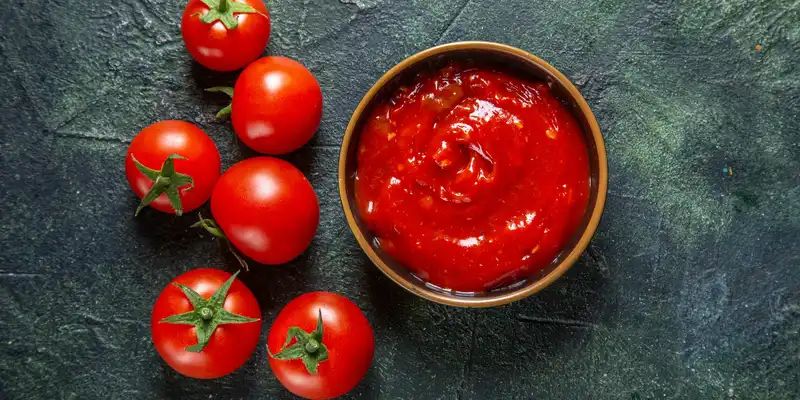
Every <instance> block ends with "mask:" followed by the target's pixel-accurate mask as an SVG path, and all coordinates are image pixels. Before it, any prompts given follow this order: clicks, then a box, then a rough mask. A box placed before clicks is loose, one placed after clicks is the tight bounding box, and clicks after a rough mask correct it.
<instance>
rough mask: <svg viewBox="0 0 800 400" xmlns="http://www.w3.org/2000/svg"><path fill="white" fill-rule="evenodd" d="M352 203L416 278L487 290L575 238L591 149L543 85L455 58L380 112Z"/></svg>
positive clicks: (366, 136)
mask: <svg viewBox="0 0 800 400" xmlns="http://www.w3.org/2000/svg"><path fill="white" fill-rule="evenodd" d="M355 198H356V203H357V205H358V208H359V210H360V212H361V217H362V219H364V221H365V222H366V223H367V225H368V227H369V229H370V230H371V231H372V232H373V233H374V234H375V236H376V238H377V241H378V243H379V245H380V247H381V248H383V249H384V250H385V251H386V252H387V253H388V254H389V255H390V256H392V257H393V258H395V259H396V260H397V261H399V262H400V263H402V264H403V265H404V266H405V267H406V268H408V269H410V270H411V271H412V272H413V273H414V274H415V275H417V276H418V277H420V278H421V279H422V280H424V281H426V282H429V283H432V284H434V285H436V286H439V287H441V288H445V289H452V290H456V291H463V292H480V291H485V290H489V289H492V288H496V287H499V286H504V285H508V284H511V283H514V282H516V281H518V280H520V279H523V278H525V277H526V276H527V275H529V274H531V273H533V272H535V271H537V270H540V269H542V268H544V267H545V266H547V265H549V264H550V263H551V262H552V261H553V259H554V258H555V257H556V256H557V255H558V253H559V252H560V251H561V250H562V248H563V246H564V245H565V244H566V242H567V241H569V239H570V238H571V237H572V235H573V234H574V233H575V231H576V229H577V228H578V225H579V224H580V222H581V220H582V218H583V216H584V213H585V211H586V207H587V203H588V198H589V161H588V152H587V147H586V143H585V142H584V138H583V135H582V133H581V129H580V126H579V125H578V122H577V121H576V120H575V119H574V118H573V117H572V115H571V114H570V113H569V111H568V110H567V109H566V107H565V106H564V105H562V104H561V102H560V101H559V100H558V99H556V98H555V97H554V96H553V95H552V94H551V93H550V89H549V88H548V86H547V84H545V83H540V82H528V81H525V80H521V79H518V78H516V77H514V76H511V75H508V74H505V73H502V72H498V71H495V70H492V69H486V68H475V67H471V66H466V65H461V66H459V65H451V66H447V67H445V68H443V69H440V70H438V71H435V72H431V73H427V74H421V75H420V76H418V77H417V79H416V81H415V82H414V83H413V84H410V85H408V86H403V87H401V88H399V89H398V90H397V91H396V92H395V93H394V94H393V95H392V96H391V97H390V98H389V99H387V100H386V101H385V102H383V103H382V104H380V105H379V106H378V107H377V108H376V109H375V110H374V112H373V113H372V115H371V116H370V118H369V120H368V122H367V123H366V125H365V126H364V130H363V132H362V134H361V141H360V143H359V149H358V167H357V173H356V182H355Z"/></svg>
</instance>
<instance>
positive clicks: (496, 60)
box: [339, 42, 608, 307]
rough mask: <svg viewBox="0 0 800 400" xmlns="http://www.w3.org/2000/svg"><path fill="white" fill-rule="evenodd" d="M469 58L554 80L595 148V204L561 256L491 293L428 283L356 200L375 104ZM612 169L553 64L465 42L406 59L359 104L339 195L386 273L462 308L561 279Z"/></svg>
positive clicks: (590, 226) (591, 121)
mask: <svg viewBox="0 0 800 400" xmlns="http://www.w3.org/2000/svg"><path fill="white" fill-rule="evenodd" d="M459 59H462V60H463V59H468V60H472V61H473V62H476V63H477V64H480V65H489V66H494V67H497V68H500V69H502V70H505V71H507V72H509V73H512V74H514V75H517V76H522V77H527V78H529V79H531V80H537V81H545V82H548V83H549V84H550V86H551V88H552V90H553V94H554V95H555V96H556V97H558V98H559V99H560V100H561V101H562V102H563V103H564V104H565V105H566V107H567V108H568V109H569V110H570V112H572V115H573V116H574V117H575V119H576V120H577V121H578V122H579V124H580V125H581V127H582V129H583V133H584V135H585V138H586V143H587V145H588V148H589V163H590V173H591V189H590V197H589V205H588V207H587V209H586V214H585V216H584V219H583V221H582V222H581V225H580V227H579V228H578V230H577V231H576V232H575V235H574V236H573V238H572V240H571V241H570V242H569V243H567V245H566V246H565V247H564V249H563V250H562V252H561V254H560V255H559V256H558V257H556V259H555V260H554V261H553V262H552V263H551V264H550V265H549V266H548V267H546V268H544V269H543V270H542V271H540V272H539V273H537V274H536V275H533V276H529V277H528V278H526V279H524V280H523V281H521V282H517V283H515V284H513V285H510V286H507V287H503V288H499V289H494V290H491V291H488V292H482V293H471V294H461V293H456V292H451V291H446V290H442V289H440V288H437V287H435V286H433V285H430V284H426V283H425V282H423V281H422V280H420V279H419V278H417V277H416V276H415V275H413V274H412V273H411V272H409V271H408V270H406V269H405V268H404V267H403V266H402V265H400V264H399V263H398V262H396V261H395V260H393V259H392V258H391V257H389V256H388V255H387V254H386V253H385V252H384V251H383V250H381V248H380V247H378V246H376V245H375V240H374V239H375V238H374V236H373V235H372V233H371V232H370V231H369V230H368V229H367V227H366V224H365V223H364V222H363V221H362V220H361V218H360V216H359V215H360V214H359V210H358V209H357V206H356V204H355V200H354V177H355V173H356V154H357V149H358V144H359V137H360V135H361V131H362V129H363V126H364V123H365V122H366V120H367V119H368V118H369V116H370V113H371V111H372V109H373V106H374V105H376V104H378V103H379V102H380V101H381V100H383V99H385V98H387V97H388V96H390V95H391V94H392V93H393V92H394V90H395V89H396V88H397V87H398V86H400V85H401V84H403V83H407V82H409V81H411V80H413V79H414V77H415V76H416V73H417V72H419V71H421V70H425V69H429V68H436V67H437V66H440V65H442V64H444V63H447V62H448V61H452V60H459ZM607 184H608V167H607V165H606V150H605V146H604V144H603V136H602V134H601V133H600V127H599V126H598V125H597V120H595V118H594V115H593V114H592V111H591V110H590V109H589V105H587V104H586V100H584V99H583V97H582V96H581V94H580V93H579V92H578V89H576V88H575V86H574V85H573V84H572V83H570V81H569V80H568V79H567V78H566V77H564V75H563V74H561V72H558V70H556V69H555V68H553V67H552V66H551V65H550V64H548V63H546V62H545V61H543V60H541V59H539V58H538V57H536V56H534V55H532V54H530V53H527V52H525V51H522V50H520V49H517V48H514V47H511V46H506V45H502V44H497V43H488V42H459V43H450V44H445V45H441V46H437V47H433V48H430V49H427V50H425V51H422V52H419V53H417V54H414V55H413V56H411V57H409V58H406V59H405V60H403V61H402V62H400V64H397V65H396V66H395V67H394V68H392V69H390V70H389V72H387V73H385V74H384V75H383V76H382V77H381V78H380V79H378V82H376V83H375V85H373V86H372V88H371V89H370V90H369V91H368V92H367V94H366V95H365V96H364V98H363V99H362V100H361V103H359V105H358V107H357V108H356V110H355V112H354V113H353V117H352V118H351V119H350V124H349V125H348V126H347V131H346V132H345V135H344V141H343V143H342V149H341V154H340V156H339V194H340V196H341V198H342V205H343V206H344V214H345V217H346V218H347V223H348V224H349V225H350V229H351V230H352V231H353V234H354V235H355V237H356V239H357V240H358V244H359V245H361V248H362V249H364V251H365V252H366V253H367V256H369V258H370V259H371V260H372V262H373V263H375V265H377V266H378V268H380V270H381V271H383V273H384V274H386V276H388V277H389V278H391V279H392V280H393V281H395V282H396V283H397V284H399V285H400V286H402V287H403V288H405V289H407V290H408V291H410V292H412V293H414V294H416V295H417V296H420V297H423V298H426V299H428V300H431V301H435V302H437V303H443V304H448V305H452V306H460V307H491V306H497V305H502V304H507V303H510V302H512V301H516V300H519V299H522V298H525V297H527V296H530V295H532V294H534V293H536V292H538V291H540V290H542V289H543V288H545V287H546V286H547V285H549V284H551V283H552V282H553V281H555V280H556V279H557V278H558V277H559V276H561V275H562V274H564V272H566V271H567V270H568V269H569V268H570V267H571V266H572V264H574V263H575V261H577V260H578V257H580V255H581V253H582V252H583V251H584V250H585V249H586V246H587V245H588V244H589V241H590V240H591V238H592V235H593V234H594V231H595V229H596V228H597V224H598V222H599V221H600V215H601V214H602V213H603V206H604V204H605V200H606V188H607Z"/></svg>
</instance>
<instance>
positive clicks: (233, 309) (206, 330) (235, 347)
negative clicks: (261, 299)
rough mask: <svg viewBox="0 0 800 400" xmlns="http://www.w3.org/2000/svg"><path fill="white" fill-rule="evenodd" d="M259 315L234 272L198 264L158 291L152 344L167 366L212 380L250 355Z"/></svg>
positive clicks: (229, 371) (253, 302)
mask: <svg viewBox="0 0 800 400" xmlns="http://www.w3.org/2000/svg"><path fill="white" fill-rule="evenodd" d="M237 274H238V272H237ZM179 285H183V286H179ZM260 317H261V309H260V308H259V307H258V302H257V301H256V298H255V297H254V296H253V293H252V292H251V291H250V289H248V288H247V287H246V286H245V285H244V284H243V283H242V282H241V281H238V280H236V275H235V274H234V275H231V274H229V273H227V272H225V271H220V270H218V269H209V268H201V269H195V270H192V271H189V272H187V273H185V274H183V275H181V276H179V277H177V278H175V280H174V281H172V283H170V284H169V285H168V286H167V287H166V288H165V289H164V291H163V292H161V295H159V296H158V299H157V300H156V304H155V305H154V306H153V314H152V317H151V319H150V327H151V330H152V335H153V344H154V345H155V347H156V350H158V354H159V355H161V358H163V359H164V361H166V362H167V364H169V366H170V367H172V368H173V369H175V370H176V371H178V372H179V373H181V374H183V375H186V376H189V377H192V378H201V379H211V378H218V377H220V376H224V375H227V374H230V373H231V372H233V371H235V370H236V369H237V368H239V367H240V366H242V364H244V362H245V361H247V359H248V358H250V355H251V354H252V353H253V350H255V348H256V346H257V345H258V339H259V337H260V336H261V322H260V320H259V318H260Z"/></svg>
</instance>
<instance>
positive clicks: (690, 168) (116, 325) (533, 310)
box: [0, 0, 800, 399]
mask: <svg viewBox="0 0 800 400" xmlns="http://www.w3.org/2000/svg"><path fill="white" fill-rule="evenodd" d="M182 5H183V2H182V1H178V0H168V1H152V0H121V1H117V2H110V3H109V2H96V1H89V0H50V1H45V0H25V1H23V2H16V3H14V4H13V6H10V7H7V8H6V9H5V12H4V14H3V18H2V23H0V68H1V69H2V71H3V73H2V74H0V91H2V93H1V95H0V110H2V114H1V116H0V132H1V133H2V137H1V138H0V146H1V147H0V202H2V205H3V206H2V211H0V243H2V248H0V357H1V358H0V398H3V399H6V398H8V399H23V398H42V399H58V398H65V399H106V398H141V399H149V398H203V399H206V398H226V399H235V398H290V397H291V396H290V395H289V394H288V393H287V392H286V391H284V390H283V389H282V388H281V386H280V385H279V384H278V382H277V381H276V380H275V379H274V377H273V376H272V375H271V373H270V371H269V368H268V366H267V364H266V362H265V356H266V354H265V351H264V347H263V346H260V347H259V349H258V350H257V352H256V353H255V354H254V356H253V357H252V358H251V359H250V360H249V362H248V363H247V364H245V366H244V367H243V368H242V369H240V370H239V371H237V372H236V373H234V374H233V375H231V376H228V377H226V378H223V379H219V380H216V381H213V382H206V381H196V380H191V379H187V378H184V377H182V376H179V375H177V374H176V373H174V372H173V371H171V370H170V369H169V368H168V367H166V366H165V364H163V362H162V361H161V360H160V358H159V357H158V355H157V354H156V352H155V350H154V349H153V346H152V344H151V342H150V335H149V326H148V319H149V314H150V308H151V306H152V304H153V301H154V299H155V298H156V295H157V294H158V293H159V291H160V290H161V289H162V288H163V287H164V286H165V285H166V284H167V283H168V282H169V281H170V279H171V278H172V277H174V276H176V275H178V274H180V273H182V272H184V271H186V270H188V269H190V268H194V267H202V266H219V267H224V268H227V269H229V270H232V269H234V268H235V261H234V260H232V259H230V258H229V257H228V256H226V255H225V252H224V250H223V248H222V247H221V246H219V245H218V243H216V242H215V241H212V240H211V239H210V238H209V237H208V236H207V235H203V234H202V233H200V232H197V231H195V230H190V229H189V225H190V224H191V223H192V222H193V218H194V215H187V216H185V217H183V218H179V219H174V218H171V217H168V216H165V215H162V214H159V213H157V212H153V211H151V210H148V211H146V212H143V214H142V215H140V216H139V218H137V219H134V218H133V215H132V214H133V210H134V208H135V206H136V203H137V199H136V198H135V196H134V195H133V193H132V192H131V191H130V189H129V188H128V186H127V183H126V181H125V180H124V179H123V163H122V159H123V156H124V154H125V150H126V147H127V144H128V143H129V141H130V140H131V138H132V137H133V136H134V135H135V134H136V133H137V132H138V131H139V130H140V129H142V128H143V127H144V126H146V125H148V124H150V123H152V122H155V121H158V120H161V119H168V118H170V119H183V120H187V121H193V122H195V123H197V124H198V125H199V126H201V127H202V128H203V129H204V130H206V131H207V132H208V133H209V134H210V135H211V136H212V137H213V138H214V140H215V141H216V143H217V145H218V146H219V148H220V150H221V152H222V157H223V163H224V166H226V167H227V166H230V165H232V164H233V163H234V162H236V161H237V160H240V159H242V158H243V157H248V156H252V155H253V154H252V153H251V152H250V151H248V150H246V149H243V148H241V147H239V146H238V145H237V144H236V143H235V142H234V140H233V138H232V133H231V128H230V127H229V125H228V124H226V123H217V122H215V121H214V119H213V113H214V111H215V110H216V109H217V108H218V107H220V106H221V105H223V104H224V102H225V99H224V98H223V97H224V96H217V95H208V94H204V93H203V92H202V88H204V87H208V86H214V85H218V84H224V83H232V82H233V80H234V79H235V76H236V74H225V75H219V74H214V73H210V72H209V71H206V70H204V69H203V68H201V67H199V66H198V65H196V64H194V63H193V62H192V61H191V60H190V58H189V56H188V55H187V54H186V53H185V51H184V49H183V44H182V42H181V39H180V33H179V26H178V20H179V18H178V16H179V14H180V12H181V10H182ZM270 9H271V12H272V16H273V21H274V25H273V29H274V31H273V32H274V33H273V37H272V41H271V44H270V47H269V53H270V54H280V55H286V56H290V57H293V58H296V59H298V60H300V61H302V62H303V63H304V64H306V65H307V66H308V67H309V68H310V69H311V70H312V71H313V72H314V73H315V74H316V75H317V77H318V78H319V81H320V83H321V84H322V87H323V92H324V94H325V102H326V103H325V110H324V117H323V121H322V125H321V127H320V130H319V132H318V133H317V135H316V137H315V138H314V139H313V140H312V142H311V143H310V144H309V145H308V146H306V147H304V148H303V149H302V150H300V151H298V152H297V153H295V154H292V155H289V156H288V157H287V158H288V159H289V160H291V161H293V162H294V163H295V164H296V165H298V166H299V167H300V168H301V169H302V170H303V171H304V172H306V174H307V175H308V177H309V178H310V179H311V181H312V183H313V184H314V187H315V189H316V191H317V193H318V195H319V199H320V205H321V208H322V220H321V223H320V229H319V233H318V235H317V238H316V240H315V242H314V243H313V244H312V246H311V248H310V249H309V250H308V252H307V253H306V254H305V255H304V256H302V257H301V258H300V259H299V260H296V261H295V262H293V263H291V264H290V265H286V266H283V267H280V268H255V269H254V270H253V271H252V272H250V273H247V274H243V275H242V279H243V280H244V281H245V282H246V283H247V284H248V285H249V286H250V287H251V288H252V289H253V290H254V291H255V292H256V293H257V296H258V297H259V301H260V304H261V307H262V310H263V312H264V320H265V321H271V320H272V319H273V318H274V317H275V315H276V314H277V312H278V311H279V310H280V308H281V307H282V306H283V305H284V304H286V303H287V302H288V301H289V300H290V299H292V298H294V297H295V296H297V295H299V294H301V293H304V292H306V291H311V290H330V291H336V292H339V293H342V294H345V295H347V296H348V297H350V298H351V299H353V300H354V301H355V302H356V303H357V304H358V305H359V306H361V307H362V309H363V310H364V312H365V313H366V314H367V316H368V318H369V319H370V321H371V322H372V323H373V325H374V328H375V331H376V333H377V349H376V350H377V352H376V358H375V362H374V365H373V368H372V369H371V371H370V373H369V375H368V377H367V379H366V380H365V381H364V382H363V383H362V384H361V385H360V386H358V388H357V389H356V390H355V391H353V392H352V393H351V394H350V396H351V397H352V398H369V399H373V398H386V399H396V398H402V399H412V398H417V399H487V398H497V399H530V398H558V399H594V398H596V399H644V398H659V399H661V398H672V399H685V398H698V399H789V398H798V397H800V337H799V336H798V330H799V329H800V200H798V199H800V115H799V113H800V69H798V68H800V67H798V66H799V65H800V4H798V2H797V1H792V0H787V1H779V0H761V1H738V0H737V1H734V0H722V1H719V0H684V1H681V2H678V1H662V0H659V1H636V0H629V1H622V0H593V1H587V0H547V1H528V0H504V1H492V2H489V1H482V0H409V1H399V0H340V1H335V0H314V1H308V0H305V1H300V0H295V1H291V2H289V1H278V0H274V1H272V2H271V5H270ZM463 39H483V40H491V41H497V42H503V43H508V44H511V45H515V46H518V47H521V48H523V49H525V50H529V51H531V52H533V53H535V54H537V55H539V56H541V57H542V58H544V59H546V60H548V61H550V62H551V63H552V64H553V65H555V66H556V67H557V68H559V69H561V71H563V72H564V73H565V74H566V75H567V76H568V77H570V78H571V79H572V80H573V81H574V82H575V83H576V84H577V85H578V86H579V88H580V89H581V91H582V92H583V94H584V96H585V97H586V99H587V100H588V102H589V104H590V105H591V106H592V108H593V110H594V111H595V114H596V115H597V118H598V120H599V122H600V125H601V127H602V128H603V131H604V134H605V137H606V139H607V146H608V153H609V168H610V183H609V187H610V190H609V199H608V203H607V208H606V213H605V215H604V217H603V220H602V223H601V225H600V228H599V231H598V233H597V235H596V237H595V239H594V241H593V242H592V244H591V246H590V249H589V250H588V251H587V253H586V254H585V255H584V257H583V258H582V259H581V262H580V263H579V264H578V265H576V266H575V267H574V268H573V269H572V270H571V271H570V272H569V273H568V274H567V275H566V276H565V277H564V278H562V279H561V280H559V281H558V282H557V283H556V284H554V285H553V286H552V287H550V288H548V289H547V290H545V291H544V292H543V293H541V294H539V295H536V296H534V297H532V298H529V299H527V300H524V301H521V302H518V303H515V304H513V305H510V306H507V307H503V308H497V309H491V310H461V309H453V308H448V307H445V306H439V305H434V304H431V303H428V302H426V301H424V300H421V299H417V298H415V297H413V296H412V295H410V294H408V293H405V292H404V291H402V290H401V289H399V288H397V287H396V286H395V285H394V284H392V283H391V282H390V281H389V280H388V279H387V278H385V277H383V276H382V275H380V273H379V272H378V271H377V269H376V268H374V267H372V266H371V265H370V264H369V262H368V261H367V260H366V259H365V257H364V256H363V255H362V253H361V251H360V250H359V249H358V247H357V245H356V243H355V240H354V239H353V237H352V235H351V234H350V233H349V231H348V230H347V228H346V225H345V221H344V217H343V214H342V210H341V206H340V204H339V199H338V192H337V188H336V163H337V156H338V146H339V143H340V141H341V138H342V134H343V132H344V128H345V126H346V124H347V121H348V119H349V116H350V113H351V112H352V110H353V109H354V108H355V106H356V104H357V102H358V101H359V100H360V98H361V96H362V94H363V93H364V92H365V91H366V90H367V89H368V88H369V86H370V85H372V83H373V82H374V81H375V80H376V79H377V78H378V77H379V76H380V75H381V74H382V73H383V72H384V71H385V70H387V69H388V68H390V67H391V66H392V65H394V64H395V63H397V62H398V61H400V60H401V59H402V58H404V57H405V56H408V55H411V54H413V53H415V52H417V51H419V50H422V49H425V48H427V47H429V46H431V45H434V44H437V43H445V42H450V41H456V40H463ZM264 328H265V329H264V333H263V336H264V338H266V333H267V329H268V324H265V326H264Z"/></svg>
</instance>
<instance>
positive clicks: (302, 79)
mask: <svg viewBox="0 0 800 400" xmlns="http://www.w3.org/2000/svg"><path fill="white" fill-rule="evenodd" d="M233 93H234V95H233V104H232V111H231V120H232V122H233V130H234V131H236V134H237V135H239V138H241V140H242V142H244V144H246V145H247V146H248V147H250V148H251V149H253V150H255V151H258V152H260V153H265V154H285V153H289V152H291V151H294V150H297V149H298V148H300V147H301V146H302V145H304V144H306V142H308V141H309V140H310V139H311V137H312V136H314V132H316V131H317V128H318V127H319V122H320V119H322V90H321V89H320V87H319V83H318V82H317V79H316V78H314V75H312V74H311V72H309V70H307V69H306V68H305V67H304V66H303V64H300V63H299V62H297V61H294V60H292V59H289V58H286V57H264V58H261V59H259V60H258V61H255V62H253V63H252V64H250V65H248V66H247V68H245V69H244V71H242V74H241V75H239V79H237V80H236V85H235V86H234V90H233Z"/></svg>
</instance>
